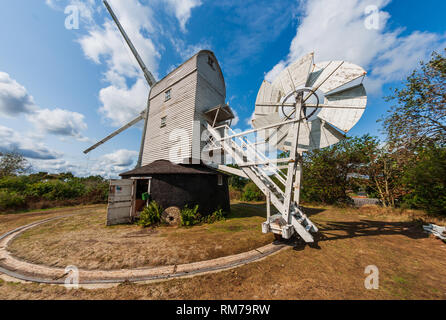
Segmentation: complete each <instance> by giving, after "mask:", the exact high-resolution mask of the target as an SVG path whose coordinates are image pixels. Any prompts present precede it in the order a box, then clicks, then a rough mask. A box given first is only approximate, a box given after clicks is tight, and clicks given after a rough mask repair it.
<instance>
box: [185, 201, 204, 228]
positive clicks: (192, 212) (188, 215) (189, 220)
mask: <svg viewBox="0 0 446 320" xmlns="http://www.w3.org/2000/svg"><path fill="white" fill-rule="evenodd" d="M200 222H201V215H200V213H198V205H196V206H195V207H194V208H193V209H191V208H189V207H188V206H187V205H186V206H185V207H184V208H183V209H182V210H181V225H182V226H186V227H190V226H193V225H196V224H198V223H200Z"/></svg>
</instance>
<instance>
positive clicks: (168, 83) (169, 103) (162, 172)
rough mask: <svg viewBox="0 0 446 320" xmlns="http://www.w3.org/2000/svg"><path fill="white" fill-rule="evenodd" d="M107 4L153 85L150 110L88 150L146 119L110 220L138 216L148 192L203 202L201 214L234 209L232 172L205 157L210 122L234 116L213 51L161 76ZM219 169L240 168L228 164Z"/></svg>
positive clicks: (175, 201) (167, 201)
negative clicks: (209, 163)
mask: <svg viewBox="0 0 446 320" xmlns="http://www.w3.org/2000/svg"><path fill="white" fill-rule="evenodd" d="M104 4H105V6H106V8H107V10H108V11H109V13H110V15H111V17H112V18H113V20H114V21H115V23H116V25H117V27H118V29H119V31H120V32H121V34H122V36H123V37H124V39H125V41H126V43H127V44H128V46H129V48H130V50H131V51H132V53H133V55H134V56H135V58H136V61H137V62H138V64H139V66H140V67H141V70H142V71H143V73H144V76H145V79H146V80H147V83H148V84H149V86H150V92H149V93H148V100H147V101H148V102H147V106H146V108H145V110H143V111H142V112H141V113H140V114H139V115H138V116H137V117H136V118H135V119H133V120H132V121H130V122H129V123H127V124H126V125H124V126H123V127H121V128H119V129H118V130H116V131H115V132H113V133H111V134H110V135H108V136H107V137H106V138H104V139H102V140H101V141H99V142H98V143H96V144H95V145H93V146H91V147H90V148H88V149H87V150H85V151H84V153H85V154H88V153H89V152H91V151H92V150H94V149H96V148H97V147H99V146H101V145H102V144H104V143H106V142H107V141H109V140H110V139H112V138H113V137H115V136H116V135H118V134H120V133H122V132H123V131H125V130H126V129H128V128H130V127H132V126H133V125H135V124H137V123H138V122H140V121H142V120H144V129H143V134H142V139H141V146H140V152H139V157H138V162H137V165H136V168H135V169H134V170H132V171H129V172H125V173H122V174H121V176H122V177H123V178H124V179H122V180H112V181H111V185H110V197H109V207H108V218H107V223H108V224H116V223H122V222H128V221H131V220H133V219H134V218H135V217H136V216H137V215H138V212H139V211H140V210H141V209H142V208H143V206H144V203H147V201H148V200H147V199H148V196H147V194H150V198H151V199H154V200H156V201H157V202H159V203H160V204H161V205H162V206H163V207H164V208H169V207H172V206H175V207H177V208H178V207H182V206H184V205H186V204H191V205H194V204H199V205H200V213H202V214H208V213H211V212H213V211H214V210H216V209H217V208H218V207H221V208H222V209H224V210H226V211H229V210H230V208H229V191H228V185H227V176H226V175H224V174H222V173H221V172H220V171H217V170H214V169H211V168H209V167H207V166H204V165H203V164H202V161H201V154H202V151H203V148H204V146H205V141H201V140H202V139H201V137H202V135H203V132H204V131H205V130H206V127H207V125H209V124H211V125H213V126H215V125H222V124H227V125H230V123H231V121H232V119H233V118H234V114H233V112H232V110H231V108H230V107H229V106H228V105H226V104H225V99H226V85H225V81H224V77H223V73H222V70H221V68H220V65H219V63H218V60H217V58H216V57H215V55H214V53H213V52H211V51H209V50H201V51H199V52H198V53H197V54H195V55H194V56H192V57H191V58H190V59H188V60H187V61H185V62H184V63H183V64H181V65H180V66H179V67H177V68H176V69H175V70H173V71H171V72H170V73H169V74H168V75H166V76H165V77H164V78H163V79H161V80H159V81H156V79H155V78H154V76H153V75H152V73H151V72H150V71H149V70H148V69H147V67H146V65H145V64H144V62H143V60H142V59H141V57H140V55H139V54H138V52H137V50H136V48H135V47H134V45H133V44H132V42H131V40H130V39H129V37H128V35H127V34H126V32H125V30H124V28H123V26H122V25H121V23H120V22H119V20H118V18H117V16H116V15H115V13H114V12H113V10H112V8H111V6H110V5H109V3H108V2H107V1H106V0H105V1H104ZM218 169H220V170H225V171H229V172H234V171H235V169H231V168H229V167H226V166H224V165H219V166H218ZM143 199H146V200H143ZM173 218H175V217H173ZM174 220H177V219H174Z"/></svg>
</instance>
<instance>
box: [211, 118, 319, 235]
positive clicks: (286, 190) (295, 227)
mask: <svg viewBox="0 0 446 320" xmlns="http://www.w3.org/2000/svg"><path fill="white" fill-rule="evenodd" d="M301 122H302V121H293V122H291V123H293V127H294V128H295V129H296V130H299V127H300V124H301ZM222 128H224V132H225V133H224V134H225V136H224V137H221V136H220V133H219V132H218V131H217V129H222ZM256 131H259V130H256ZM208 132H209V133H210V135H211V136H212V137H213V139H211V147H212V148H218V147H220V148H222V149H223V150H224V151H225V152H226V153H227V154H229V155H230V156H231V157H232V159H234V160H235V162H236V164H237V165H238V166H239V167H240V169H241V171H242V172H243V173H244V175H245V176H246V177H248V178H249V179H250V180H252V181H253V182H254V183H255V184H256V185H257V186H258V187H259V189H260V190H261V191H262V192H263V193H264V194H265V197H266V199H267V221H266V222H265V223H264V224H263V225H262V231H263V232H274V233H277V234H280V235H282V237H283V238H286V239H288V238H290V237H291V236H292V235H293V234H294V233H297V234H298V235H299V236H300V237H301V238H302V239H303V240H304V241H306V242H309V243H311V242H313V241H314V240H313V236H312V235H311V232H316V231H317V228H316V226H315V225H314V224H313V223H312V222H311V221H310V220H309V219H308V217H307V216H306V215H305V214H304V213H303V212H302V211H301V209H300V208H299V203H298V202H296V201H299V196H298V192H299V189H300V177H301V166H300V165H299V162H300V160H301V157H300V156H299V154H298V153H297V146H298V143H297V139H298V137H299V135H296V143H295V144H294V146H293V150H294V153H293V152H291V154H290V158H287V159H269V158H267V157H266V156H265V155H264V154H263V153H262V152H260V151H259V150H258V149H256V148H254V147H253V146H252V143H249V141H248V140H247V138H246V135H247V134H250V133H252V130H249V131H247V132H244V133H242V134H234V132H233V131H232V129H231V128H229V126H220V127H218V128H214V127H213V126H211V125H208ZM284 162H285V163H288V166H287V169H288V172H287V174H286V175H285V174H284V172H283V171H282V170H280V169H279V168H278V167H277V166H276V163H284ZM274 179H275V180H274ZM296 188H297V189H296ZM271 204H272V205H273V206H274V207H275V208H276V209H277V210H278V211H279V214H278V215H271V208H270V206H271ZM277 220H281V221H282V222H279V223H277Z"/></svg>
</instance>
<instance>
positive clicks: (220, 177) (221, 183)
mask: <svg viewBox="0 0 446 320" xmlns="http://www.w3.org/2000/svg"><path fill="white" fill-rule="evenodd" d="M217 180H218V185H219V186H222V185H223V176H222V175H221V174H219V175H218V176H217Z"/></svg>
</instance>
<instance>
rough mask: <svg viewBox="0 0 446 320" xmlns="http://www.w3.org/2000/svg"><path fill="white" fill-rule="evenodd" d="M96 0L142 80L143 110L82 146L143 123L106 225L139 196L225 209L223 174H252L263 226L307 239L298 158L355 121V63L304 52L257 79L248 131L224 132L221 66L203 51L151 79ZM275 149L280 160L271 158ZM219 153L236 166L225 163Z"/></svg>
mask: <svg viewBox="0 0 446 320" xmlns="http://www.w3.org/2000/svg"><path fill="white" fill-rule="evenodd" d="M104 3H105V5H106V7H107V9H108V11H109V12H110V14H111V16H112V18H113V19H114V20H115V22H116V24H117V26H118V28H119V30H120V31H121V33H122V35H123V37H124V39H125V40H126V42H127V43H128V45H129V47H130V49H131V50H132V52H133V54H134V55H135V57H136V59H137V61H138V64H139V65H140V67H141V69H142V70H143V72H144V75H145V78H146V80H147V82H148V83H149V85H150V86H151V89H150V93H149V98H148V104H147V108H146V109H145V110H144V111H142V112H141V114H140V115H139V116H138V117H137V118H135V119H134V120H133V121H131V122H130V123H128V124H127V125H125V126H124V127H122V128H120V129H118V130H117V131H115V132H114V133H112V134H111V135H109V136H108V137H106V138H105V139H103V140H101V141H100V142H98V143H97V144H95V145H94V146H92V147H91V148H89V149H87V150H86V151H85V153H88V152H90V151H91V150H93V149H95V148H96V147H98V146H100V145H101V144H103V143H105V142H106V141H108V140H109V139H111V138H112V137H114V136H116V135H117V134H119V133H121V132H122V131H124V130H126V129H127V128H129V127H131V126H132V125H134V124H135V123H137V122H139V121H141V120H144V121H145V124H144V131H143V136H142V141H141V148H140V154H139V159H138V165H137V167H136V168H135V169H134V170H131V171H129V172H125V173H123V174H121V176H122V178H123V179H122V180H112V181H111V184H110V196H109V206H108V216H107V222H108V224H115V223H122V222H128V221H131V220H132V219H134V218H135V217H136V216H137V212H138V210H139V209H141V207H142V206H143V205H144V200H143V199H144V198H146V197H145V196H144V194H145V195H150V197H151V198H152V199H154V200H156V201H157V202H161V204H162V205H163V207H164V208H166V207H167V206H175V207H180V206H182V205H184V204H189V203H195V204H199V205H200V206H201V208H202V210H204V212H203V211H202V213H205V214H207V213H210V212H212V210H214V209H215V208H216V207H221V208H222V209H223V210H226V211H228V210H230V207H229V192H228V181H227V176H226V175H224V174H222V173H221V172H222V171H223V172H226V173H230V174H235V175H238V176H241V177H244V178H248V179H250V180H252V181H253V182H254V183H255V184H256V185H257V186H258V187H259V188H260V190H261V191H262V192H263V193H264V195H265V197H266V200H267V221H266V222H264V223H263V224H262V231H263V232H264V233H268V232H272V233H274V234H275V235H276V236H278V237H282V238H285V239H289V238H291V237H292V236H293V235H298V236H299V237H301V238H302V239H303V240H304V241H305V242H308V243H311V242H313V241H314V238H313V235H312V234H313V233H315V232H317V231H318V229H317V227H316V226H315V225H314V223H313V222H312V221H311V220H310V219H309V218H308V217H307V215H306V214H305V213H304V211H303V208H302V207H301V206H300V189H301V176H302V155H303V152H306V151H309V150H314V149H321V148H325V147H328V146H331V145H333V144H336V143H338V142H339V141H340V140H342V139H344V138H345V134H346V133H347V132H348V131H349V130H351V129H352V128H353V126H354V125H355V124H356V123H357V122H358V121H359V120H360V118H361V116H362V114H363V113H364V110H365V108H366V105H367V95H366V91H365V88H364V86H363V84H362V82H363V80H364V77H365V76H366V72H365V71H364V69H362V68H361V67H359V66H357V65H355V64H352V63H349V62H346V61H327V62H322V63H316V64H315V63H314V54H313V53H310V54H307V55H305V56H304V57H302V58H300V59H298V60H297V61H295V62H294V63H292V64H291V65H290V66H288V67H287V68H285V69H284V70H283V71H282V72H281V73H280V74H279V75H278V76H277V77H276V78H275V79H274V81H273V82H272V83H270V82H268V81H263V83H262V85H261V87H260V90H259V93H258V95H257V100H256V104H255V111H254V116H253V121H252V124H253V129H252V130H248V131H245V132H242V133H236V132H234V131H233V130H232V129H231V123H232V119H233V118H234V114H233V112H232V110H231V108H230V107H229V106H228V105H226V104H225V98H226V86H225V81H224V77H223V73H222V71H221V68H220V66H219V63H218V61H217V59H216V57H215V55H214V54H213V53H212V52H211V51H208V50H202V51H200V52H198V53H197V54H195V55H194V56H193V57H191V58H190V59H189V60H187V61H186V62H184V63H183V64H182V65H180V66H179V67H178V68H176V69H175V70H173V71H172V72H170V73H169V74H168V75H167V76H165V77H164V78H163V79H161V80H160V81H158V82H156V81H155V79H154V77H153V75H152V74H151V73H150V72H149V71H148V70H147V68H146V67H145V65H144V63H143V61H142V60H141V58H140V57H139V55H138V53H137V51H136V49H135V48H134V46H133V45H132V43H131V41H130V39H129V38H128V36H127V35H126V33H125V31H124V29H123V28H122V26H121V25H120V23H119V21H118V19H117V17H116V16H115V14H114V13H113V11H112V9H111V8H110V6H109V4H108V3H107V1H104ZM252 137H254V138H255V141H251V139H252ZM266 146H268V147H269V148H270V149H271V148H272V149H274V150H276V151H277V152H275V154H276V157H275V158H274V157H271V156H269V155H266V154H265V153H264V149H265V147H266ZM278 152H286V153H287V157H286V158H280V157H277V155H278ZM273 154H274V153H273ZM203 156H204V157H203ZM227 158H230V160H227ZM225 160H226V162H228V161H231V162H232V163H236V164H237V165H238V166H239V168H240V169H234V168H230V167H228V166H226V165H225V163H224V162H223V163H222V161H225ZM216 169H217V170H218V171H217V170H216ZM271 206H274V207H275V208H276V209H277V213H276V214H273V215H272V214H271ZM166 211H168V210H166ZM171 218H172V219H173V220H176V218H177V217H174V216H172V217H171Z"/></svg>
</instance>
